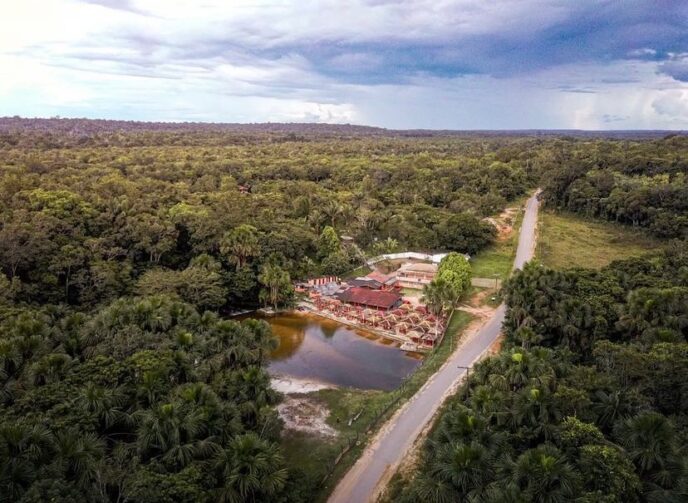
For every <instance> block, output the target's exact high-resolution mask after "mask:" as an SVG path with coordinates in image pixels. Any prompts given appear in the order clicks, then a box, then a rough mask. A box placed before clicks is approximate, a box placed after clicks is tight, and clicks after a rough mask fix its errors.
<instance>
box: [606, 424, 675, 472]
mask: <svg viewBox="0 0 688 503" xmlns="http://www.w3.org/2000/svg"><path fill="white" fill-rule="evenodd" d="M614 434H615V437H616V438H617V439H618V441H619V443H620V444H621V445H622V446H623V447H624V448H625V449H626V451H627V452H628V455H629V456H630V458H631V460H632V461H633V462H634V463H635V464H636V466H638V468H639V469H640V472H641V474H642V473H647V472H651V471H655V470H660V469H662V468H664V466H665V464H666V462H667V457H668V456H669V455H670V453H671V452H672V450H673V446H674V443H675V442H676V440H677V438H676V433H675V431H674V427H673V425H672V424H671V423H670V422H669V420H668V419H667V418H666V417H664V416H663V415H661V414H659V413H657V412H643V413H641V414H638V415H637V416H634V417H631V418H628V419H626V420H624V421H622V422H621V423H620V424H619V425H617V427H616V428H615V430H614Z"/></svg>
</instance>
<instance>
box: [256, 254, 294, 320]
mask: <svg viewBox="0 0 688 503" xmlns="http://www.w3.org/2000/svg"><path fill="white" fill-rule="evenodd" d="M258 281H260V282H261V284H263V285H264V286H265V287H266V289H265V290H263V291H261V296H263V297H264V299H265V300H267V301H268V302H269V303H270V304H272V306H273V307H274V308H275V310H277V306H278V304H279V303H280V302H281V301H283V300H284V295H283V292H284V291H285V290H286V289H288V288H289V287H290V286H291V278H290V277H289V273H288V272H287V271H285V270H284V269H282V268H281V267H279V266H277V265H273V264H265V265H264V266H263V268H262V270H261V273H260V274H259V275H258Z"/></svg>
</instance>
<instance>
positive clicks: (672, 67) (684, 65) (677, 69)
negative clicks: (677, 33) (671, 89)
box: [659, 53, 688, 82]
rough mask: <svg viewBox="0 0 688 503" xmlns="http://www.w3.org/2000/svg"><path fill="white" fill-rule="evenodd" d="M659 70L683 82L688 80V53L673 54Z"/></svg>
mask: <svg viewBox="0 0 688 503" xmlns="http://www.w3.org/2000/svg"><path fill="white" fill-rule="evenodd" d="M659 72H661V73H664V74H666V75H669V76H671V77H672V78H674V79H676V80H680V81H681V82H688V53H682V54H675V55H671V57H670V59H669V60H667V61H665V62H663V63H662V64H660V65H659Z"/></svg>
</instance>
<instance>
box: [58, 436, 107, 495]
mask: <svg viewBox="0 0 688 503" xmlns="http://www.w3.org/2000/svg"><path fill="white" fill-rule="evenodd" d="M55 451H56V453H55V462H54V463H55V464H56V465H57V466H59V467H60V468H61V469H62V471H63V473H64V474H65V478H66V479H68V480H75V481H77V482H78V484H79V485H80V486H81V487H83V488H88V487H89V485H90V484H92V483H93V481H94V480H95V479H96V477H97V476H98V470H99V462H100V460H101V459H102V458H103V456H104V454H105V442H103V440H102V439H100V438H98V437H97V436H96V435H94V434H93V433H85V432H83V431H78V430H71V429H69V430H64V431H61V432H59V433H58V434H57V436H56V438H55Z"/></svg>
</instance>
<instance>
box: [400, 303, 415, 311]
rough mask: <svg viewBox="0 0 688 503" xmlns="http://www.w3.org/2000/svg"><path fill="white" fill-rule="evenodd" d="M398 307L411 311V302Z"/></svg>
mask: <svg viewBox="0 0 688 503" xmlns="http://www.w3.org/2000/svg"><path fill="white" fill-rule="evenodd" d="M399 309H403V310H404V311H413V306H412V305H411V304H402V305H400V306H399Z"/></svg>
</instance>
